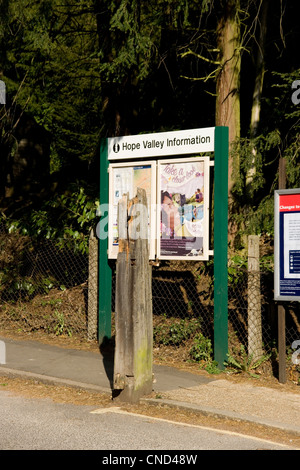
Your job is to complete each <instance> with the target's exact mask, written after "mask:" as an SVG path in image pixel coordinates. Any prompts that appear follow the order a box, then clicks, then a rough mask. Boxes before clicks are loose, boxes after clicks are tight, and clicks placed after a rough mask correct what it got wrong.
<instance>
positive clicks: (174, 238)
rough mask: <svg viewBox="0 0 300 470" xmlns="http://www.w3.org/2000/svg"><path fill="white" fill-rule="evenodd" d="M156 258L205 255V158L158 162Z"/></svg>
mask: <svg viewBox="0 0 300 470" xmlns="http://www.w3.org/2000/svg"><path fill="white" fill-rule="evenodd" d="M157 203H158V204H159V205H160V208H159V210H158V211H157V212H158V215H157V217H158V220H157V228H158V237H157V238H158V240H157V242H158V243H157V257H158V258H159V259H186V260H187V259H189V260H190V259H194V260H207V259H208V258H209V253H208V251H209V157H201V158H200V157H197V158H184V159H176V160H175V159H173V160H161V161H159V162H158V193H157Z"/></svg>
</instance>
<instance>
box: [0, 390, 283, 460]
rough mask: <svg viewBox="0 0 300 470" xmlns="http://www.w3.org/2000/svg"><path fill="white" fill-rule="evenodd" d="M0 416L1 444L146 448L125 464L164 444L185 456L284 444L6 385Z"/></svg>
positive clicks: (44, 447) (13, 447) (277, 447)
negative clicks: (65, 400) (23, 393)
mask: <svg viewBox="0 0 300 470" xmlns="http://www.w3.org/2000/svg"><path fill="white" fill-rule="evenodd" d="M0 416H1V426H0V449H1V450H103V451H110V452H114V451H120V450H124V451H132V450H133V451H138V450H144V451H149V452H148V453H147V452H146V453H144V454H142V456H141V455H139V454H136V461H135V463H134V462H133V461H132V462H131V463H132V465H130V464H129V466H133V464H134V465H136V464H137V463H138V462H139V459H146V458H147V457H146V456H147V455H152V454H153V451H162V450H163V451H165V453H166V455H167V451H170V450H175V451H177V455H180V456H181V458H182V459H184V458H187V456H188V455H189V456H191V455H194V456H196V455H198V453H199V451H202V450H285V449H288V447H287V446H283V445H280V444H275V443H274V444H273V443H270V442H267V441H264V440H261V439H257V438H252V437H247V436H242V435H239V434H237V433H232V432H226V431H221V430H220V431H215V430H211V429H208V428H205V427H201V426H195V425H188V424H183V423H175V422H171V421H167V420H164V419H157V418H152V417H149V416H142V415H137V414H133V413H128V412H126V411H122V409H120V408H118V407H115V406H112V407H101V408H98V407H95V406H84V405H73V404H65V403H56V402H54V401H52V400H50V399H32V398H26V397H24V396H21V395H18V394H16V393H11V392H10V391H8V390H5V389H2V390H0ZM171 419H172V417H170V420H171ZM180 451H181V452H180ZM184 451H190V452H189V453H187V454H185V453H184ZM192 451H194V452H192ZM111 455H117V456H118V455H119V454H114V453H112V454H111ZM125 455H126V454H125ZM133 456H134V453H133ZM128 463H129V462H128ZM143 463H149V464H152V462H150V461H149V462H145V461H143ZM198 464H199V460H198Z"/></svg>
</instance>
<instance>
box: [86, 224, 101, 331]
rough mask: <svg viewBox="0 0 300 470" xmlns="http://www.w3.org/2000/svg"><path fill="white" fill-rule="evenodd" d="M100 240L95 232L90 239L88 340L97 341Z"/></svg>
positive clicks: (92, 231)
mask: <svg viewBox="0 0 300 470" xmlns="http://www.w3.org/2000/svg"><path fill="white" fill-rule="evenodd" d="M98 243H99V242H98V239H97V237H96V234H95V233H94V230H93V229H92V230H91V233H90V238H89V280H88V339H89V340H95V339H97V333H98Z"/></svg>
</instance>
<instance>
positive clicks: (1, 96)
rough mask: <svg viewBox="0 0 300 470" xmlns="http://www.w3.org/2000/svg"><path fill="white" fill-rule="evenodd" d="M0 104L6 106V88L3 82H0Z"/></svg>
mask: <svg viewBox="0 0 300 470" xmlns="http://www.w3.org/2000/svg"><path fill="white" fill-rule="evenodd" d="M0 104H6V87H5V83H4V82H3V80H0Z"/></svg>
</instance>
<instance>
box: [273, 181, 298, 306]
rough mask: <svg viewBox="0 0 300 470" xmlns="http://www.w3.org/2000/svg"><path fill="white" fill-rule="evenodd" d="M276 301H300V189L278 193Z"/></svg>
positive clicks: (276, 214) (276, 195) (276, 203)
mask: <svg viewBox="0 0 300 470" xmlns="http://www.w3.org/2000/svg"><path fill="white" fill-rule="evenodd" d="M274 202H275V214H274V221H275V233H274V241H275V247H274V298H275V300H296V301H298V300H300V189H286V190H278V191H275V201H274Z"/></svg>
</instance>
